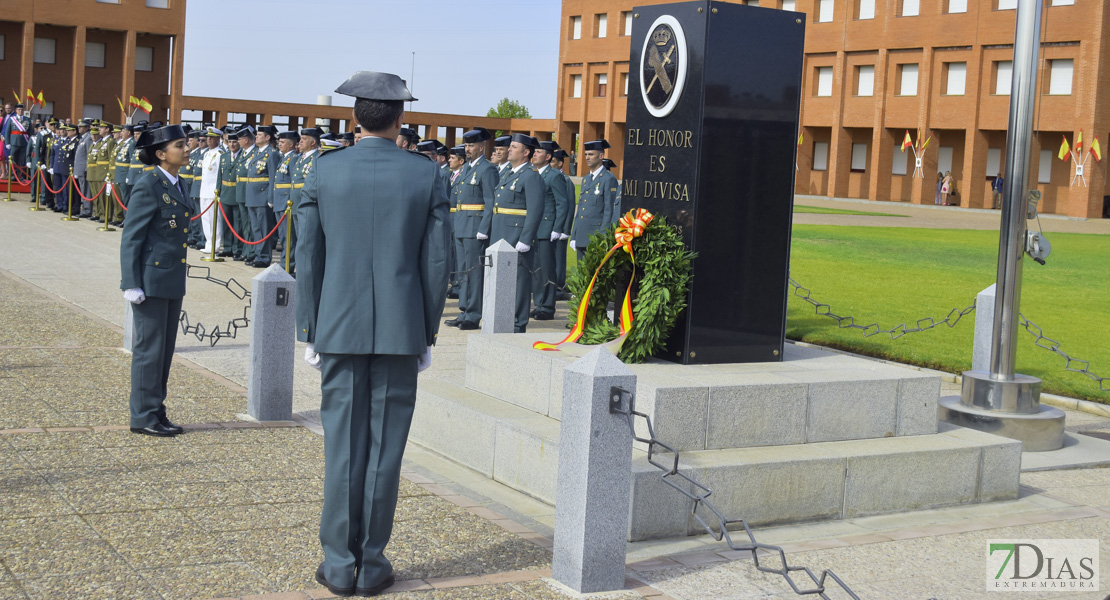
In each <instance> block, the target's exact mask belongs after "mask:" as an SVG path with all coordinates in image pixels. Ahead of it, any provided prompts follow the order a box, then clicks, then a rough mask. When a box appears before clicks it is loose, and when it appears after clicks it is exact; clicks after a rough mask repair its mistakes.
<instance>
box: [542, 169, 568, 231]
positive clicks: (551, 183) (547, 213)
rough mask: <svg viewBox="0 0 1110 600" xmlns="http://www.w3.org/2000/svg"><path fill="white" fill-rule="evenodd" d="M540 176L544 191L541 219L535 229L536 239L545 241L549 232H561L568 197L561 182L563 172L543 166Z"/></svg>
mask: <svg viewBox="0 0 1110 600" xmlns="http://www.w3.org/2000/svg"><path fill="white" fill-rule="evenodd" d="M540 177H541V178H542V179H543V187H544V190H545V192H544V200H543V220H542V221H540V228H539V230H537V231H536V239H538V240H544V241H547V240H550V239H551V232H553V231H554V232H556V233H562V232H563V223H564V222H566V218H567V210H568V207H569V206H570V199H569V198H567V186H566V184H564V183H563V174H562V173H560V172H559V171H558V170H556V169H555V167H552V166H547V167H544V169H543V172H542V173H540Z"/></svg>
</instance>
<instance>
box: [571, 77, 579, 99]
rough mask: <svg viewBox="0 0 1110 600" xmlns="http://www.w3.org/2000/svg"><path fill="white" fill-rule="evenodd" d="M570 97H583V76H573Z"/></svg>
mask: <svg viewBox="0 0 1110 600" xmlns="http://www.w3.org/2000/svg"><path fill="white" fill-rule="evenodd" d="M570 97H571V98H581V97H582V76H581V75H571V76H570Z"/></svg>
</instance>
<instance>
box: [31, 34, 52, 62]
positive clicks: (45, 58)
mask: <svg viewBox="0 0 1110 600" xmlns="http://www.w3.org/2000/svg"><path fill="white" fill-rule="evenodd" d="M56 45H57V44H56V42H55V41H54V40H53V39H52V38H35V62H37V63H45V64H49V65H52V64H54V49H55V47H56Z"/></svg>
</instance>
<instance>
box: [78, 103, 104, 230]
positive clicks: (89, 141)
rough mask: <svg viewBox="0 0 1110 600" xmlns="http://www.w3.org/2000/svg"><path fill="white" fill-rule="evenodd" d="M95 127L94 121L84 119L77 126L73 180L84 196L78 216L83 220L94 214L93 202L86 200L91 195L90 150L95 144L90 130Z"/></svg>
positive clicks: (81, 199) (80, 199)
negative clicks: (89, 178) (89, 180)
mask: <svg viewBox="0 0 1110 600" xmlns="http://www.w3.org/2000/svg"><path fill="white" fill-rule="evenodd" d="M93 126H94V123H93V122H92V119H82V120H81V122H80V123H78V124H77V149H76V151H75V152H74V154H73V180H74V183H75V185H76V186H77V189H78V190H80V191H81V194H82V196H84V197H83V198H78V200H79V201H80V202H81V204H80V209H81V213H80V214H78V215H76V216H78V217H82V218H83V217H84V216H85V215H90V214H92V202H89V201H88V200H85V198H88V197H89V195H90V194H89V182H88V177H87V175H88V172H89V150H90V149H91V148H92V145H93V142H94V139H93V135H92V134H91V133H89V130H90V129H92V128H93ZM96 137H98V138H99V137H100V134H99V133H98V134H97V136H96ZM75 210H76V209H75Z"/></svg>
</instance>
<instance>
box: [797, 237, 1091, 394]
mask: <svg viewBox="0 0 1110 600" xmlns="http://www.w3.org/2000/svg"><path fill="white" fill-rule="evenodd" d="M793 231H794V233H793V249H792V254H791V275H792V276H793V278H794V279H795V281H797V282H798V283H799V284H800V285H802V286H805V287H807V288H809V289H810V290H811V292H812V297H813V298H815V299H816V300H818V301H820V302H824V303H826V304H829V305H831V307H832V309H831V310H832V312H833V313H836V314H838V315H842V316H848V315H850V316H853V317H855V322H856V323H857V324H860V325H867V324H870V323H878V325H879V327H880V328H883V329H890V328H892V327H894V326H896V325H898V324H900V323H905V324H906V325H907V327H911V328H912V327H915V323H916V321H917V320H919V319H923V318H925V317H932V318H934V319H937V320H940V319H943V318H944V317H945V316H946V315H947V314H948V312H949V311H950V310H952V309H953V308H955V309H964V308H966V307H968V306H969V305H971V304H972V302H973V301H974V299H975V295H976V294H977V293H978V292H979V291H980V290H982V289H983V288H985V287H987V286H988V285H990V284H991V283H993V282H994V277H995V269H996V263H997V260H998V259H997V257H998V234H997V233H996V232H991V231H968V230H938V229H913V228H885V227H883V228H880V227H845V226H824V225H821V226H819V225H795V226H794V230H793ZM1051 241H1052V248H1053V253H1052V256H1050V257H1049V258H1048V264H1047V266H1043V267H1042V266H1041V265H1038V264H1036V263H1034V262H1032V261H1030V260H1027V261H1025V268H1024V278H1023V283H1022V303H1021V312H1022V313H1023V314H1024V315H1025V316H1026V317H1027V318H1029V319H1031V320H1032V321H1033V322H1035V323H1036V324H1038V325H1040V326H1041V327H1042V328H1043V329H1044V333H1045V335H1047V336H1049V337H1052V338H1054V339H1056V340H1057V341H1059V342H1060V344H1061V345H1060V348H1061V349H1062V350H1063V351H1065V352H1067V353H1068V354H1070V355H1072V357H1073V358H1079V359H1083V360H1088V361H1090V368H1091V370H1092V371H1094V372H1095V373H1097V374H1099V375H1101V376H1110V344H1107V332H1108V331H1110V326H1108V324H1110V304H1108V303H1107V302H1106V301H1105V299H1104V298H1105V291H1106V290H1108V289H1110V269H1108V268H1107V265H1108V264H1110V236H1098V235H1083V234H1061V233H1056V234H1052V235H1051ZM788 308H789V312H788V318H787V337H788V338H790V339H795V340H803V341H806V342H812V343H814V344H820V345H825V346H833V347H838V348H844V349H847V350H850V351H853V352H858V353H861V354H867V355H871V356H878V357H883V358H889V359H892V360H896V361H900V362H907V363H913V364H918V365H924V366H927V367H932V368H935V369H940V370H944V371H949V372H952V373H959V372H961V371H964V370H967V369H970V368H971V351H972V339H973V336H974V316H975V313H974V312H972V313H971V314H969V315H968V316H967V317H965V318H964V319H963V320H961V321H960V322H959V323H958V324H957V325H956V326H955V327H954V328H948V327H947V326H944V325H942V326H940V327H939V328H937V329H934V330H931V331H927V332H922V333H913V334H909V335H906V336H904V337H902V338H899V339H897V340H891V339H890V336H888V335H885V334H880V335H875V336H872V337H869V338H865V337H864V336H863V333H862V332H861V331H858V330H854V329H840V328H838V327H837V325H836V322H835V321H834V320H832V319H830V318H828V317H823V316H818V315H816V314H815V313H814V308H813V307H812V306H810V305H809V304H808V303H806V302H804V301H803V300H801V299H800V298H796V297H793V296H791V297H790V301H789V303H788ZM1020 334H1021V335H1020V336H1019V338H1018V361H1017V370H1018V372H1020V373H1025V374H1028V375H1033V376H1036V377H1040V378H1041V379H1043V380H1044V386H1043V389H1044V391H1046V392H1050V393H1057V394H1063V395H1068V396H1073V397H1079V398H1086V399H1090V400H1098V401H1101V402H1105V403H1110V392H1100V391H1099V387H1098V384H1097V383H1095V382H1093V381H1091V380H1090V379H1088V378H1087V377H1086V376H1084V375H1082V374H1079V373H1069V372H1067V371H1065V370H1064V360H1063V359H1062V358H1061V357H1059V356H1057V355H1055V354H1053V353H1052V352H1050V351H1048V350H1043V349H1041V348H1038V347H1036V346H1035V345H1034V344H1033V340H1034V338H1033V336H1031V335H1029V334H1028V333H1027V332H1025V331H1024V330H1022V331H1021V332H1020Z"/></svg>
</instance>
